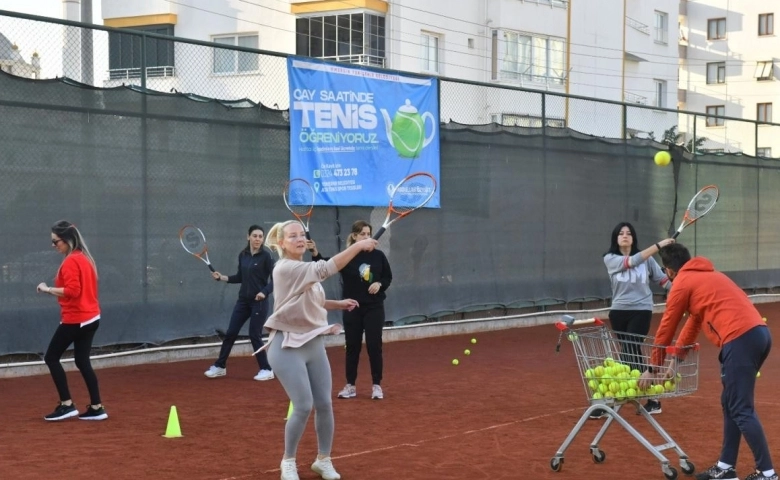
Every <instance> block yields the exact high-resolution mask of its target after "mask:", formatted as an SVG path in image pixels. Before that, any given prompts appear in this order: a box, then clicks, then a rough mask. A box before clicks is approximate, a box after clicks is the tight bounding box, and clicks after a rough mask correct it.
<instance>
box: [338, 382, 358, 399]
mask: <svg viewBox="0 0 780 480" xmlns="http://www.w3.org/2000/svg"><path fill="white" fill-rule="evenodd" d="M338 397H339V398H355V397H357V390H356V389H355V386H354V385H352V384H349V383H348V384H347V385H346V386H345V387H344V388H342V389H341V391H340V392H339V394H338Z"/></svg>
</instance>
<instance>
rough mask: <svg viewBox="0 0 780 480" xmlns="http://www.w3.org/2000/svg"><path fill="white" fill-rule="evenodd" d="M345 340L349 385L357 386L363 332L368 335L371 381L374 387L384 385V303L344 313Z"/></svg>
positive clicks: (367, 347) (367, 346) (367, 344)
mask: <svg viewBox="0 0 780 480" xmlns="http://www.w3.org/2000/svg"><path fill="white" fill-rule="evenodd" d="M343 319H344V339H345V341H346V347H347V363H346V371H347V383H349V384H351V385H355V382H356V381H357V374H358V363H360V350H361V348H362V346H363V332H365V334H366V350H368V361H369V363H370V364H371V379H372V380H373V382H374V385H381V384H382V329H383V328H384V326H385V306H384V304H383V303H379V304H377V305H369V306H367V307H362V306H361V307H358V308H356V309H354V310H352V311H351V312H347V311H345V312H344V317H343Z"/></svg>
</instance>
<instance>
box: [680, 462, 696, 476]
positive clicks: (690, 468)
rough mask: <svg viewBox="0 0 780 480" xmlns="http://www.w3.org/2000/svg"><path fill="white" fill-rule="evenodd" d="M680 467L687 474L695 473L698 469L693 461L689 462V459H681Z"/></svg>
mask: <svg viewBox="0 0 780 480" xmlns="http://www.w3.org/2000/svg"><path fill="white" fill-rule="evenodd" d="M680 469H681V470H682V472H683V473H684V474H686V475H693V472H695V471H696V466H695V465H694V464H693V462H689V461H688V460H681V461H680Z"/></svg>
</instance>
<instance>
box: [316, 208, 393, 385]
mask: <svg viewBox="0 0 780 480" xmlns="http://www.w3.org/2000/svg"><path fill="white" fill-rule="evenodd" d="M371 234H372V229H371V225H370V224H369V223H368V222H365V221H363V220H358V221H357V222H355V223H353V224H352V231H351V233H350V234H349V237H348V238H347V246H348V247H349V246H350V245H352V244H353V243H355V242H357V241H360V240H363V239H366V238H371ZM307 247H308V248H309V250H310V251H311V253H312V258H313V259H314V260H320V259H323V257H322V256H321V255H320V254H319V252H318V251H317V246H316V245H315V244H314V242H309V244H308V245H307ZM392 280H393V272H392V271H391V270H390V263H388V261H387V257H386V256H385V254H384V253H383V252H382V251H381V250H377V249H374V250H373V251H370V252H360V253H358V254H357V256H355V258H354V259H352V260H351V261H350V262H349V264H347V266H346V267H344V269H343V270H341V281H342V286H343V294H342V296H343V298H352V299H354V300H357V302H358V307H357V308H355V309H354V310H352V311H344V317H343V322H344V340H345V342H346V354H347V359H346V376H347V385H346V386H345V387H344V388H343V389H342V390H341V391H340V392H339V394H338V398H354V397H356V396H357V390H356V388H355V382H356V381H357V374H358V364H359V363H360V350H361V348H362V346H363V333H365V335H366V350H367V351H368V360H369V363H370V364H371V379H372V383H373V386H372V388H371V398H372V399H374V400H381V399H382V398H384V392H383V391H382V386H381V385H382V370H383V358H382V330H383V328H384V326H385V291H386V290H387V288H388V287H389V286H390V282H392Z"/></svg>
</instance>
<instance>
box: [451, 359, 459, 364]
mask: <svg viewBox="0 0 780 480" xmlns="http://www.w3.org/2000/svg"><path fill="white" fill-rule="evenodd" d="M459 363H460V362H459V361H458V359H457V358H453V359H452V364H453V365H457V364H459Z"/></svg>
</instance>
